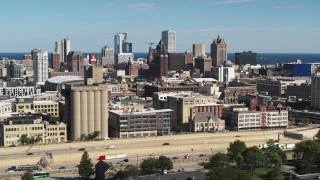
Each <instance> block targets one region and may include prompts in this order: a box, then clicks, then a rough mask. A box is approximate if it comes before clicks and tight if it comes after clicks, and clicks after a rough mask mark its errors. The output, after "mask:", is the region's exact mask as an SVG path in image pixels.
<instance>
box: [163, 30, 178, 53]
mask: <svg viewBox="0 0 320 180" xmlns="http://www.w3.org/2000/svg"><path fill="white" fill-rule="evenodd" d="M161 39H162V41H163V43H164V44H165V46H166V49H167V51H168V53H176V52H177V49H176V31H173V30H166V31H162V38H161Z"/></svg>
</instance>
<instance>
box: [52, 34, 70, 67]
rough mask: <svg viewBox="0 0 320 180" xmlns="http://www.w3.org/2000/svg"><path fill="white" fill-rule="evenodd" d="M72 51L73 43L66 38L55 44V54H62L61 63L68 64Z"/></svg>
mask: <svg viewBox="0 0 320 180" xmlns="http://www.w3.org/2000/svg"><path fill="white" fill-rule="evenodd" d="M70 51H71V41H70V39H68V38H66V39H63V40H61V41H57V42H55V49H54V52H56V53H58V54H60V62H66V61H67V56H68V54H69V52H70Z"/></svg>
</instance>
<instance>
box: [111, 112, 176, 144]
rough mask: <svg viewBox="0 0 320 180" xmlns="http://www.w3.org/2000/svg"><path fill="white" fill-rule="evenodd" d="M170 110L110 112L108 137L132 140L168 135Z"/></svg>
mask: <svg viewBox="0 0 320 180" xmlns="http://www.w3.org/2000/svg"><path fill="white" fill-rule="evenodd" d="M170 112H172V110H171V109H161V110H154V109H152V108H150V109H140V110H110V112H109V128H110V136H112V137H117V138H133V137H146V136H163V135H169V134H170V129H171V126H170Z"/></svg>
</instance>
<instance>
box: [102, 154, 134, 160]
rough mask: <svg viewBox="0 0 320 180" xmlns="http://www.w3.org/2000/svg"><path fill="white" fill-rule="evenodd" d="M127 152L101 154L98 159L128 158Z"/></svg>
mask: <svg viewBox="0 0 320 180" xmlns="http://www.w3.org/2000/svg"><path fill="white" fill-rule="evenodd" d="M127 157H128V156H127V154H125V153H120V154H112V155H101V156H99V158H98V160H108V159H120V158H127Z"/></svg>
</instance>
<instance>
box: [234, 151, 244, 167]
mask: <svg viewBox="0 0 320 180" xmlns="http://www.w3.org/2000/svg"><path fill="white" fill-rule="evenodd" d="M236 162H237V166H238V167H240V166H241V165H242V164H243V163H244V157H243V155H242V154H241V153H238V154H237V156H236Z"/></svg>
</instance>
